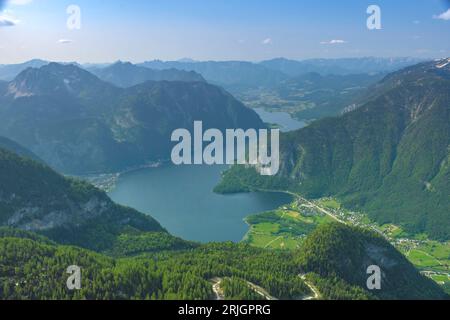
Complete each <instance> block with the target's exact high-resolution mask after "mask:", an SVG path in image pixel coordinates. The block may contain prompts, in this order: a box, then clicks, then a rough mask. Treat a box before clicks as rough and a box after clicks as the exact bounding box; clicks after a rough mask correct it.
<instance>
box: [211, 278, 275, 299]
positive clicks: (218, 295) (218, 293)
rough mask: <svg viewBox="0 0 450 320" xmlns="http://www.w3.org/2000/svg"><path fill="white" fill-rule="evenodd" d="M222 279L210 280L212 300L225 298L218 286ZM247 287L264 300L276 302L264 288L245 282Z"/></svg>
mask: <svg viewBox="0 0 450 320" xmlns="http://www.w3.org/2000/svg"><path fill="white" fill-rule="evenodd" d="M222 280H223V279H222V278H218V277H217V278H213V279H211V280H210V282H211V283H212V290H213V292H214V296H215V297H214V300H225V296H224V294H223V291H222V289H221V288H220V284H221V283H222ZM247 284H248V286H249V287H250V288H251V289H252V290H253V291H255V292H256V293H257V294H259V295H260V296H262V297H263V298H264V299H266V300H278V299H277V298H275V297H274V296H271V295H270V294H269V293H268V292H267V291H266V290H265V289H264V288H261V287H260V286H257V285H256V284H254V283H251V282H249V281H247Z"/></svg>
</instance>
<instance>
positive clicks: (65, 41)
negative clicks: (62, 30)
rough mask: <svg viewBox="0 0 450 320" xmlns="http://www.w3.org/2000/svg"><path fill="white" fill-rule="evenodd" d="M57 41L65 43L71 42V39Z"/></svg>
mask: <svg viewBox="0 0 450 320" xmlns="http://www.w3.org/2000/svg"><path fill="white" fill-rule="evenodd" d="M58 42H59V43H61V44H67V43H72V42H73V40H70V39H59V40H58Z"/></svg>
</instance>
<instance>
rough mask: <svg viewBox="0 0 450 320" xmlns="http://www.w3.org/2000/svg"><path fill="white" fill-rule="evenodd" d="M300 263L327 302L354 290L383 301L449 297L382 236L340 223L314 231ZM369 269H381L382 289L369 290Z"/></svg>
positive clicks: (300, 258)
mask: <svg viewBox="0 0 450 320" xmlns="http://www.w3.org/2000/svg"><path fill="white" fill-rule="evenodd" d="M298 263H299V265H300V268H301V269H302V270H303V272H305V273H313V274H314V275H313V276H312V277H311V278H312V279H314V280H313V282H317V283H316V285H317V287H318V289H319V291H320V292H323V293H324V294H325V295H326V298H328V299H333V298H342V296H344V297H345V295H346V294H348V293H349V292H352V291H355V292H358V291H357V290H355V287H356V288H361V289H362V290H363V292H364V291H365V292H366V295H369V296H375V297H376V298H379V299H384V300H406V299H408V300H422V299H445V298H448V296H447V295H446V294H445V293H444V292H443V291H442V289H441V288H440V287H439V285H437V284H436V283H434V282H433V281H432V280H430V279H428V278H427V277H425V276H423V275H421V274H420V273H419V272H418V271H417V269H416V268H415V267H414V266H413V265H412V264H411V263H410V262H409V261H408V260H407V259H406V258H405V257H404V256H403V255H402V254H401V253H400V252H398V251H397V250H396V249H395V248H394V247H393V246H392V245H391V244H390V243H389V242H388V241H387V240H385V239H384V238H383V237H382V236H380V235H378V234H376V233H374V232H373V231H367V230H363V229H359V228H355V227H349V226H346V225H344V224H340V223H332V224H325V225H322V226H320V227H318V228H317V229H316V230H315V231H313V233H312V234H310V235H309V236H308V237H307V239H306V241H305V242H304V244H303V245H302V247H301V248H300V250H299V257H298ZM369 266H377V267H379V268H380V271H381V283H380V289H379V290H368V288H367V279H368V277H369V276H370V274H367V269H368V267H369ZM317 276H318V277H317ZM349 289H350V290H349ZM363 292H360V293H359V294H360V295H362V294H363ZM339 296H341V297H339Z"/></svg>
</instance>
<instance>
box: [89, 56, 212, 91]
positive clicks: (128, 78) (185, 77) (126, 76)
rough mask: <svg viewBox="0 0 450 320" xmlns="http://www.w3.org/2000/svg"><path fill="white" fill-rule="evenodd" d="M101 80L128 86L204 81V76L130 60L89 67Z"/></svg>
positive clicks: (123, 86) (119, 85) (124, 86)
mask: <svg viewBox="0 0 450 320" xmlns="http://www.w3.org/2000/svg"><path fill="white" fill-rule="evenodd" d="M87 70H88V71H90V72H92V73H93V74H94V75H96V76H97V77H99V78H100V79H101V80H103V81H106V82H110V83H112V84H114V85H116V86H118V87H122V88H128V87H132V86H135V85H138V84H141V83H143V82H146V81H186V82H204V81H205V79H203V77H202V76H201V75H200V74H198V73H196V72H194V71H183V70H177V69H167V70H153V69H148V68H144V67H138V66H136V65H134V64H131V63H129V62H117V63H115V64H113V65H110V66H107V67H105V68H98V67H95V68H90V69H87Z"/></svg>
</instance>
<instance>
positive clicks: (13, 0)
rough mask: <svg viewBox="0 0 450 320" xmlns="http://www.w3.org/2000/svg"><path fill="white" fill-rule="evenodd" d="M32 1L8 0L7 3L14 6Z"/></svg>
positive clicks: (31, 0)
mask: <svg viewBox="0 0 450 320" xmlns="http://www.w3.org/2000/svg"><path fill="white" fill-rule="evenodd" d="M31 2H33V0H9V3H10V4H12V5H14V6H24V5H26V4H29V3H31Z"/></svg>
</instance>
